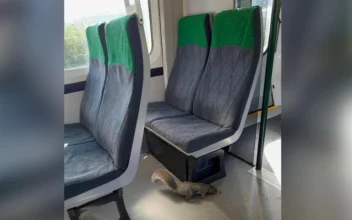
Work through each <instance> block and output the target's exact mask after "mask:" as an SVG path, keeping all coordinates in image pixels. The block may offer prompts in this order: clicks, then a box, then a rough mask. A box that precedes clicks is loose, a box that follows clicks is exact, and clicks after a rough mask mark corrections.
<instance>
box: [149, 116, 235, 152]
mask: <svg viewBox="0 0 352 220" xmlns="http://www.w3.org/2000/svg"><path fill="white" fill-rule="evenodd" d="M151 130H152V131H154V132H155V133H156V134H158V135H159V136H161V137H163V138H164V139H166V140H168V141H170V142H171V143H173V144H174V145H176V146H177V147H179V148H180V149H182V150H183V151H185V152H186V153H193V152H195V151H198V150H200V149H203V148H204V147H207V146H209V145H210V144H213V143H216V142H218V141H221V140H223V139H225V138H227V137H230V136H231V135H233V134H234V133H235V131H234V130H232V129H230V128H222V127H220V126H218V125H215V124H212V123H210V122H208V121H205V120H203V119H201V118H199V117H197V116H195V115H188V116H184V117H178V118H168V119H161V120H157V121H154V122H153V123H152V125H151Z"/></svg>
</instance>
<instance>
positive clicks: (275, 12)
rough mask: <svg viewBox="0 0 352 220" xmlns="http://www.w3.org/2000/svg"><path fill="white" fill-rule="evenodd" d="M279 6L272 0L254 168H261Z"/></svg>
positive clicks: (279, 3)
mask: <svg viewBox="0 0 352 220" xmlns="http://www.w3.org/2000/svg"><path fill="white" fill-rule="evenodd" d="M280 7H281V0H274V4H273V12H272V16H271V21H270V23H271V25H270V35H269V45H268V54H267V61H266V69H265V81H264V91H263V103H262V114H261V120H260V130H259V141H258V151H257V163H256V170H261V169H262V162H263V151H264V140H265V130H266V120H267V116H268V104H269V97H270V89H271V77H272V72H273V65H274V54H275V50H276V43H277V36H278V35H277V33H278V24H279V15H280Z"/></svg>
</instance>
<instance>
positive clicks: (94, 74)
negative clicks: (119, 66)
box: [80, 59, 105, 133]
mask: <svg viewBox="0 0 352 220" xmlns="http://www.w3.org/2000/svg"><path fill="white" fill-rule="evenodd" d="M104 82H105V64H104V63H101V62H100V61H99V60H98V59H92V60H90V64H89V73H88V76H87V81H86V87H85V89H84V94H83V98H82V103H81V113H80V122H81V123H82V124H83V125H84V126H85V127H87V128H88V129H89V130H90V131H91V132H92V133H94V132H95V120H96V117H97V113H98V110H99V107H100V102H101V97H102V92H103V88H104Z"/></svg>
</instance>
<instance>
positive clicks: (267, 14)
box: [236, 0, 273, 51]
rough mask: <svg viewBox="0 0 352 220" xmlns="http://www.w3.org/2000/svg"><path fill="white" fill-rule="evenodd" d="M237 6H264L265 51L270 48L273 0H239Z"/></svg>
mask: <svg viewBox="0 0 352 220" xmlns="http://www.w3.org/2000/svg"><path fill="white" fill-rule="evenodd" d="M236 4H237V5H236V8H245V7H250V6H260V7H261V8H262V19H263V33H264V51H265V50H266V49H267V48H268V42H269V34H270V21H271V9H272V5H273V0H237V1H236Z"/></svg>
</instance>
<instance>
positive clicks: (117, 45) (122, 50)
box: [105, 15, 135, 72]
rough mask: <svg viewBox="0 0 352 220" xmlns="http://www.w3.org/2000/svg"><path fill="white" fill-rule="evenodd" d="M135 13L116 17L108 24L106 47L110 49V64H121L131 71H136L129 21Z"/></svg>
mask: <svg viewBox="0 0 352 220" xmlns="http://www.w3.org/2000/svg"><path fill="white" fill-rule="evenodd" d="M134 16H135V15H127V16H124V17H121V18H117V19H114V20H112V21H110V22H109V23H107V24H106V28H105V34H106V47H107V51H108V58H109V61H108V65H109V66H112V65H116V64H121V65H123V66H124V67H126V69H128V70H129V71H131V72H133V71H134V60H133V56H132V48H131V42H130V39H129V33H128V25H129V21H130V20H131V19H132V18H133V17H134Z"/></svg>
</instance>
